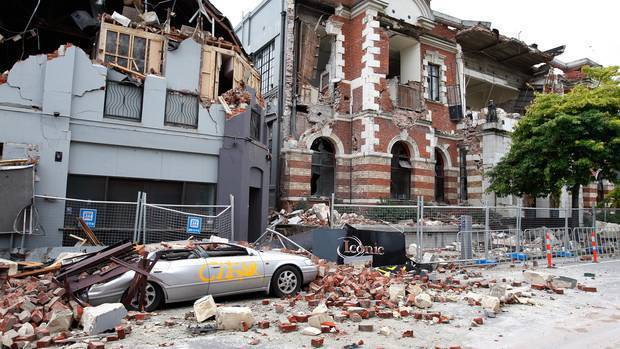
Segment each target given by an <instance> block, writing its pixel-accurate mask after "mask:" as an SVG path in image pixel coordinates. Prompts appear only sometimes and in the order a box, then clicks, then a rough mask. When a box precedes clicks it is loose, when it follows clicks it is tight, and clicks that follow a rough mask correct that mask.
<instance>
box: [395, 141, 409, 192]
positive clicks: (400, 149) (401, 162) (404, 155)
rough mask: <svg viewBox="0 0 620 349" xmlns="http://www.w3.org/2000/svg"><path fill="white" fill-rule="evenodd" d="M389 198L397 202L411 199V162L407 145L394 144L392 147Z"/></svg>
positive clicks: (402, 143)
mask: <svg viewBox="0 0 620 349" xmlns="http://www.w3.org/2000/svg"><path fill="white" fill-rule="evenodd" d="M390 197H391V198H392V199H397V200H409V199H410V198H411V162H410V161H409V152H408V150H407V145H406V144H405V143H404V142H396V143H395V144H394V146H392V173H391V177H390Z"/></svg>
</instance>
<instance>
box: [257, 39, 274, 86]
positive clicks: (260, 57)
mask: <svg viewBox="0 0 620 349" xmlns="http://www.w3.org/2000/svg"><path fill="white" fill-rule="evenodd" d="M252 56H253V61H254V67H255V69H256V71H257V72H258V74H259V76H260V79H261V82H260V92H261V94H262V95H265V94H267V93H268V92H269V91H271V90H273V89H274V88H276V87H277V86H276V85H274V84H275V81H274V64H275V40H271V41H270V42H269V43H267V44H265V45H264V46H263V47H261V48H260V49H258V50H256V52H254V54H253V55H252ZM265 56H267V59H265Z"/></svg>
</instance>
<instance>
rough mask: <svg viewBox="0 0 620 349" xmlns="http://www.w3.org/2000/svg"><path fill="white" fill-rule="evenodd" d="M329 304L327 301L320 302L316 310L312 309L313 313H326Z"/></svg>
mask: <svg viewBox="0 0 620 349" xmlns="http://www.w3.org/2000/svg"><path fill="white" fill-rule="evenodd" d="M327 311H328V309H327V305H325V303H321V304H319V305H318V306H317V307H316V308H314V310H312V314H324V313H327Z"/></svg>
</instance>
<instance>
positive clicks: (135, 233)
mask: <svg viewBox="0 0 620 349" xmlns="http://www.w3.org/2000/svg"><path fill="white" fill-rule="evenodd" d="M141 196H142V192H141V191H139V192H138V198H137V199H136V219H135V220H134V222H133V240H132V241H133V242H134V243H136V242H138V238H137V234H138V221H139V220H140V212H141V210H140V208H141V202H140V197H141Z"/></svg>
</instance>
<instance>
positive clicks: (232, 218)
mask: <svg viewBox="0 0 620 349" xmlns="http://www.w3.org/2000/svg"><path fill="white" fill-rule="evenodd" d="M230 240H231V241H235V196H234V195H233V194H230Z"/></svg>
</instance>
